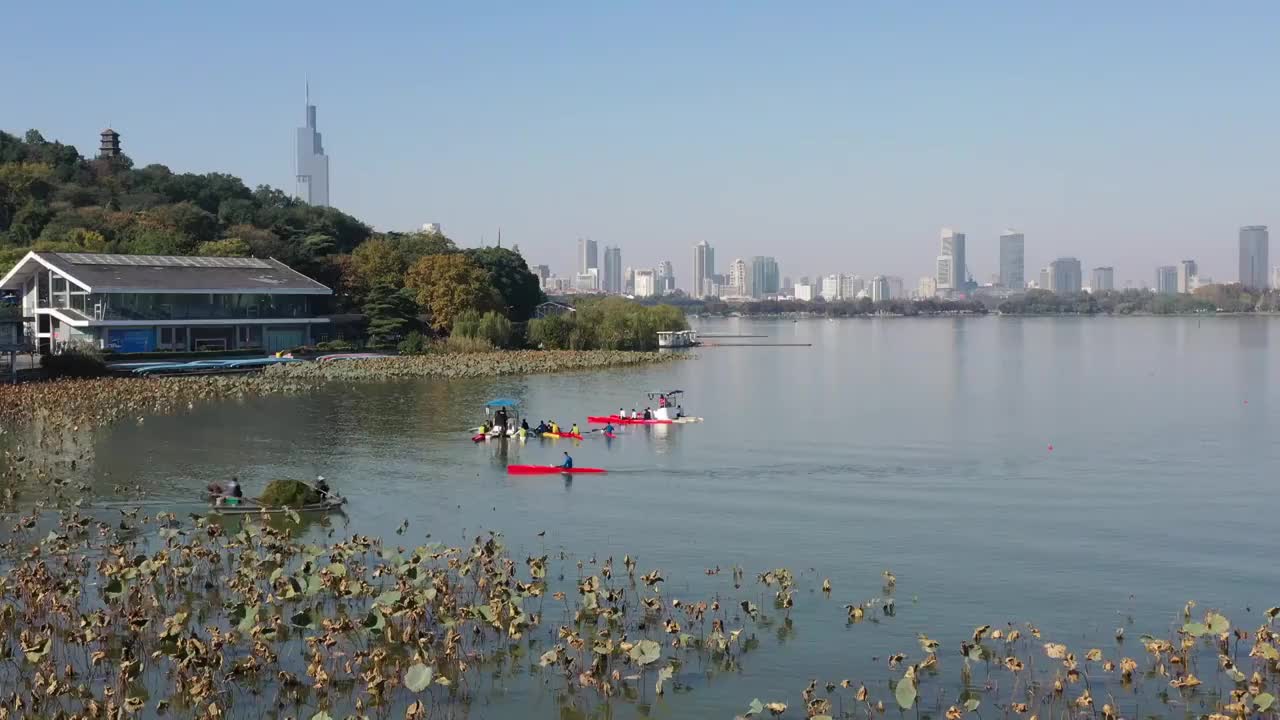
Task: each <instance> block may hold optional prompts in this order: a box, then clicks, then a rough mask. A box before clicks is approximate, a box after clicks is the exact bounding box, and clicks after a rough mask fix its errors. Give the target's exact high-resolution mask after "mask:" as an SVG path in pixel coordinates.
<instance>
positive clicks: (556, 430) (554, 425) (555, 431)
mask: <svg viewBox="0 0 1280 720" xmlns="http://www.w3.org/2000/svg"><path fill="white" fill-rule="evenodd" d="M551 434H552V435H559V434H560V423H558V422H556V421H555V420H552V421H551Z"/></svg>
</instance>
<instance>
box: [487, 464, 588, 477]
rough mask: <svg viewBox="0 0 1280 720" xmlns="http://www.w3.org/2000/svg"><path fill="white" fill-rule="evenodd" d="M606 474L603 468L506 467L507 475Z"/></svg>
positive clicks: (557, 466)
mask: <svg viewBox="0 0 1280 720" xmlns="http://www.w3.org/2000/svg"><path fill="white" fill-rule="evenodd" d="M604 472H608V470H605V469H604V468H592V467H575V468H564V467H560V466H559V465H508V466H507V474H508V475H560V474H564V475H580V474H587V473H604Z"/></svg>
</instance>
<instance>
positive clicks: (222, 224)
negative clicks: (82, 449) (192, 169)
mask: <svg viewBox="0 0 1280 720" xmlns="http://www.w3.org/2000/svg"><path fill="white" fill-rule="evenodd" d="M29 250H46V251H54V252H101V253H129V254H147V255H207V256H232V257H264V258H265V257H273V258H275V259H277V260H280V261H281V262H284V263H286V264H288V265H290V266H291V267H293V268H295V269H297V270H298V271H300V272H303V273H305V274H307V275H309V276H311V277H314V278H315V279H317V280H319V281H320V282H323V283H325V284H326V285H329V286H330V287H332V288H334V290H335V293H336V297H335V306H334V310H337V311H357V312H361V311H366V310H368V309H370V308H372V309H375V310H376V311H377V312H381V313H385V312H388V310H387V309H388V308H393V309H394V312H396V313H398V314H399V315H400V316H402V317H401V318H399V319H401V320H403V322H399V321H398V320H397V321H396V322H393V323H392V324H393V325H394V326H396V327H401V326H403V327H410V326H413V325H414V324H415V323H417V321H418V318H419V317H423V316H425V317H426V318H427V320H428V322H427V325H428V326H429V327H430V328H431V329H434V330H436V331H438V332H446V331H448V329H449V327H450V326H451V324H452V319H453V317H455V316H456V315H457V314H459V313H461V312H463V311H465V310H468V309H476V310H496V311H498V312H500V313H502V314H505V315H507V316H508V317H509V318H510V319H511V320H513V321H517V322H520V321H524V320H527V319H528V318H529V316H530V315H531V314H532V312H533V309H534V307H535V306H536V305H537V304H538V303H539V302H541V301H542V299H543V295H542V291H541V289H540V287H539V285H538V280H537V277H536V276H535V275H533V274H532V273H531V272H530V271H529V268H528V265H527V264H526V263H525V261H524V258H523V257H521V256H520V254H519V252H517V251H514V250H510V249H505V248H492V247H487V248H478V249H471V250H459V249H458V247H457V246H456V245H455V244H454V243H453V241H451V240H450V239H449V238H447V237H445V236H443V235H440V234H428V233H375V232H374V231H373V229H372V228H370V227H369V226H368V225H366V224H364V223H363V222H361V221H359V220H357V219H356V218H354V217H352V216H350V215H348V214H346V213H344V212H341V211H339V210H335V209H333V208H324V207H314V206H311V205H308V204H306V203H304V202H302V201H300V200H296V199H294V198H292V197H290V196H289V195H288V194H286V193H285V192H283V191H281V190H278V189H276V188H272V187H269V186H267V185H259V186H257V187H256V188H253V189H250V188H249V187H248V186H247V185H245V184H244V183H243V182H242V181H241V180H240V178H237V177H235V176H233V175H228V174H224V173H205V174H196V173H175V172H173V171H171V170H170V169H169V168H167V167H165V166H164V165H154V164H153V165H147V166H146V167H143V168H135V167H134V166H133V161H132V160H130V159H129V158H128V157H127V156H120V157H116V158H110V159H105V158H94V159H88V158H85V157H82V156H81V155H80V153H79V152H78V151H77V150H76V148H75V147H73V146H71V145H64V144H63V143H60V142H56V141H49V140H46V139H45V138H44V137H43V136H42V135H41V134H40V133H39V132H38V131H36V130H30V131H28V132H27V133H26V135H25V136H23V137H17V136H16V135H11V134H8V133H5V132H2V131H0V273H2V272H3V270H4V269H7V268H8V267H9V266H11V265H13V263H15V262H16V261H17V260H18V259H19V258H21V257H22V255H24V254H25V253H26V252H27V251H29ZM393 296H395V297H393Z"/></svg>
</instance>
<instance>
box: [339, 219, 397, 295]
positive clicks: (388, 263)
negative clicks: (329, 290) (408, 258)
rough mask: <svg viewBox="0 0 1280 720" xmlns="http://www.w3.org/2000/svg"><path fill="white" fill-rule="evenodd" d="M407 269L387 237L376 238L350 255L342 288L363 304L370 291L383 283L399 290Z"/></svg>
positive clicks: (364, 243) (377, 236)
mask: <svg viewBox="0 0 1280 720" xmlns="http://www.w3.org/2000/svg"><path fill="white" fill-rule="evenodd" d="M405 270H406V266H405V263H404V259H403V256H401V254H400V250H399V248H397V247H396V245H395V243H394V242H392V241H391V240H390V239H388V238H387V237H385V236H382V235H375V236H374V237H371V238H369V239H368V240H366V241H364V242H363V243H360V246H359V247H357V248H356V249H355V250H354V251H353V252H352V253H351V259H350V261H349V262H348V263H347V266H346V268H345V273H344V275H343V278H342V281H343V289H344V290H345V291H346V292H347V293H348V294H349V295H350V296H351V297H352V299H353V301H354V302H355V303H356V304H360V305H362V304H364V302H365V300H366V297H367V296H368V294H369V291H370V290H372V289H373V287H374V286H376V285H379V284H381V283H390V284H392V285H394V286H395V287H400V286H402V285H403V283H404V274H405Z"/></svg>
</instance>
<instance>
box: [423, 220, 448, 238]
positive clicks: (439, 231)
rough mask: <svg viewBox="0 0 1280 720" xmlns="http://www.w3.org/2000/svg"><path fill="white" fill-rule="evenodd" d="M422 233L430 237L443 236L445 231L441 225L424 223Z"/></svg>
mask: <svg viewBox="0 0 1280 720" xmlns="http://www.w3.org/2000/svg"><path fill="white" fill-rule="evenodd" d="M422 232H424V233H426V234H428V235H443V234H444V229H443V228H441V227H440V223H433V222H429V223H422Z"/></svg>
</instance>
